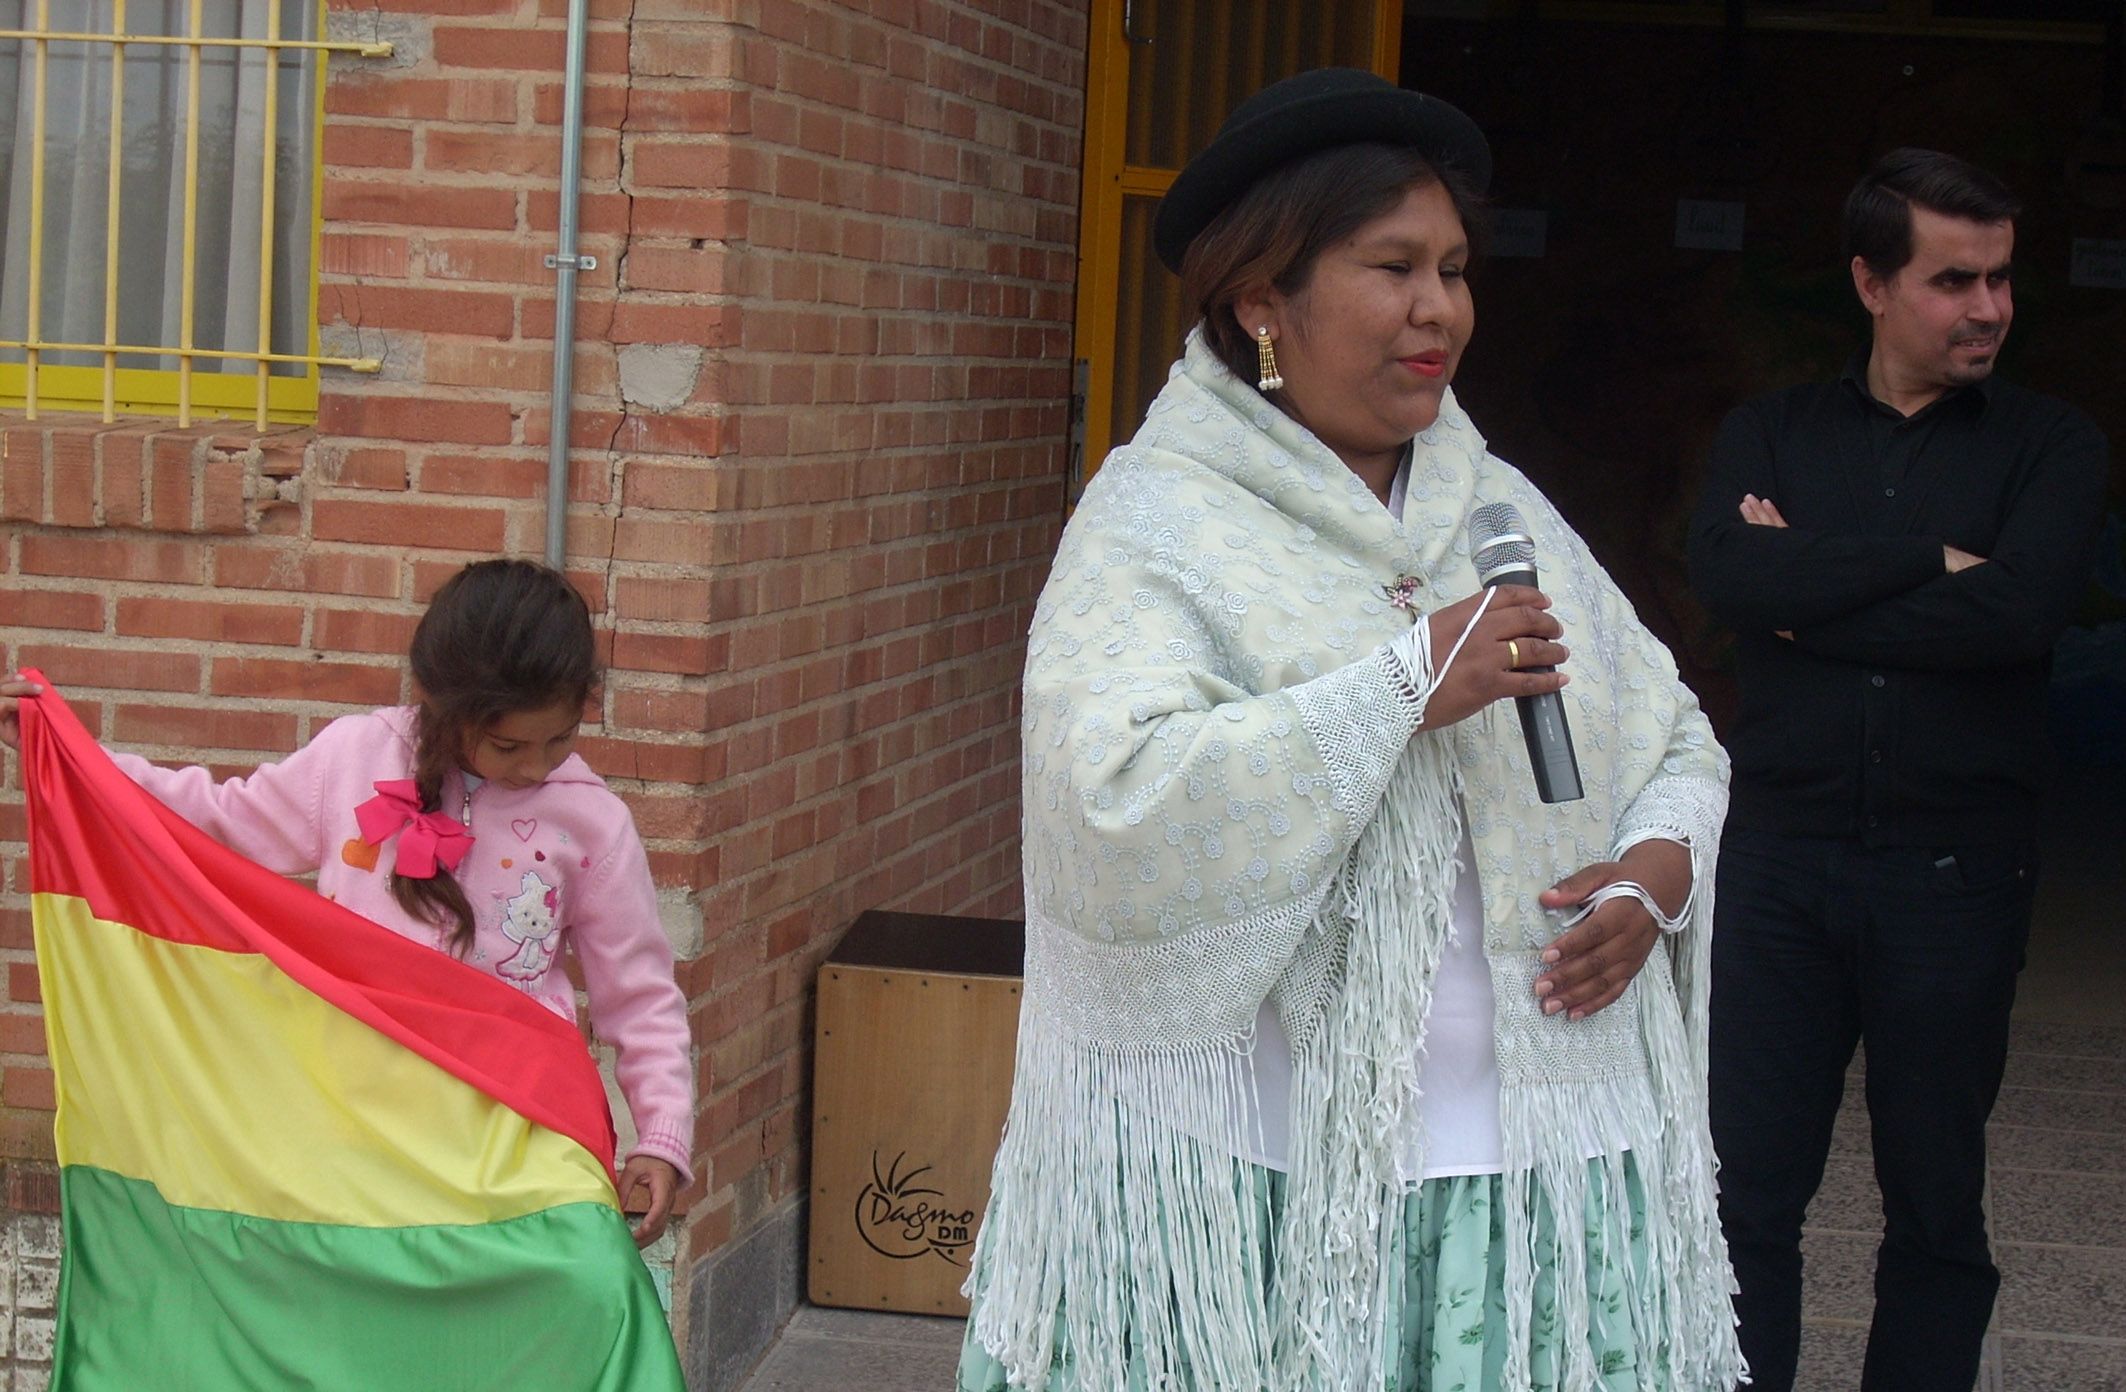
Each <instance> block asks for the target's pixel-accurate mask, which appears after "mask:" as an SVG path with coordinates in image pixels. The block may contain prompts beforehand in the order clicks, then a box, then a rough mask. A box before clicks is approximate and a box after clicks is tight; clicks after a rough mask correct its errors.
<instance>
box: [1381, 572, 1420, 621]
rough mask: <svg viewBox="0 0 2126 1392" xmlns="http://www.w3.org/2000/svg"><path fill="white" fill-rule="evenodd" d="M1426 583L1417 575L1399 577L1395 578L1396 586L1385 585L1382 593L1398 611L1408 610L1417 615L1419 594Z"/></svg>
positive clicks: (1382, 587)
mask: <svg viewBox="0 0 2126 1392" xmlns="http://www.w3.org/2000/svg"><path fill="white" fill-rule="evenodd" d="M1424 583H1425V582H1424V581H1422V580H1420V579H1418V578H1417V577H1416V576H1415V575H1398V576H1396V577H1395V583H1394V584H1392V585H1383V586H1381V587H1380V589H1381V593H1382V594H1384V595H1386V596H1387V597H1388V603H1390V604H1392V605H1394V606H1395V607H1396V608H1398V609H1407V610H1409V611H1410V612H1411V613H1413V614H1415V613H1417V612H1418V607H1417V592H1418V590H1419V589H1420V588H1422V587H1423V585H1424Z"/></svg>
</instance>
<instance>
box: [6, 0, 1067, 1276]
mask: <svg viewBox="0 0 2126 1392" xmlns="http://www.w3.org/2000/svg"><path fill="white" fill-rule="evenodd" d="M566 8H567V6H566V3H565V0H381V3H378V0H361V3H359V4H355V3H352V2H351V0H350V3H347V4H345V5H342V4H340V3H339V2H338V0H334V5H333V9H334V10H335V11H344V12H343V13H336V14H335V16H334V28H335V33H336V34H338V35H340V36H361V37H367V36H368V35H369V34H370V33H371V32H372V30H376V31H378V32H381V33H382V35H383V36H384V37H386V38H390V39H392V40H393V41H394V42H395V43H396V44H397V45H398V56H396V57H394V58H391V59H386V60H380V61H367V62H365V61H362V60H355V59H346V60H336V61H335V63H334V65H333V70H332V77H331V81H330V85H329V87H328V89H327V93H326V103H325V104H326V125H325V130H324V135H323V150H324V156H325V160H326V177H325V192H324V206H323V215H324V232H323V241H322V258H323V259H322V266H321V277H320V278H321V282H322V288H321V296H320V311H319V317H320V320H321V323H322V326H323V336H324V340H325V347H326V351H327V352H328V353H336V352H349V351H358V352H359V353H361V354H365V355H372V356H377V357H380V358H382V359H383V363H384V366H383V371H382V372H381V373H380V374H379V375H377V376H376V377H357V376H353V375H351V374H346V373H338V372H334V373H328V374H327V380H326V382H325V384H324V391H323V397H322V400H321V403H320V410H319V419H318V424H317V428H316V431H315V433H314V435H310V434H305V433H303V432H293V433H282V434H278V435H275V436H273V437H270V438H268V439H266V440H263V441H257V440H253V439H252V438H250V436H249V434H248V432H244V431H234V432H232V431H231V430H230V429H229V428H228V427H226V426H220V427H212V428H206V429H201V430H196V431H193V432H178V431H176V430H175V429H174V427H170V426H167V425H159V424H154V423H142V422H127V423H125V424H123V425H121V426H120V427H117V428H104V427H98V426H92V425H89V424H86V423H82V422H79V421H76V422H72V423H69V424H64V425H62V426H59V427H53V426H52V425H50V423H48V422H47V423H40V424H38V425H28V424H25V423H23V422H21V421H19V419H18V420H15V421H11V422H7V423H6V424H7V426H8V428H7V429H6V430H5V433H4V435H0V440H4V442H5V445H6V458H5V463H4V468H0V484H4V486H0V521H4V523H5V526H6V536H5V542H4V552H0V556H4V561H5V567H4V571H0V656H4V658H5V660H6V661H7V662H8V663H10V664H17V663H25V662H34V663H38V664H40V665H42V666H44V667H45V669H46V670H47V671H48V672H49V673H50V674H51V675H52V676H53V677H54V678H55V679H56V680H57V681H58V682H59V683H60V684H61V685H62V686H63V687H64V688H65V689H66V690H67V692H68V694H69V695H70V697H71V698H72V699H73V700H74V701H75V702H76V703H77V705H79V706H81V707H83V708H85V714H87V715H88V716H89V717H90V718H91V719H92V720H94V721H97V722H100V726H101V729H102V731H103V733H104V734H105V736H106V737H107V738H111V739H113V740H117V741H121V742H124V743H126V744H127V745H129V746H130V747H134V748H138V749H141V750H143V751H144V752H148V753H150V754H153V755H156V756H158V757H167V758H172V759H195V760H204V761H207V762H210V763H213V764H216V765H223V766H228V767H232V768H238V767H243V766H246V765H248V764H250V763H253V762H256V761H257V760H258V759H259V758H261V757H268V756H271V755H274V754H278V753H281V752H284V751H286V750H288V749H291V748H294V747H295V746H296V745H297V744H298V743H299V742H300V741H302V740H304V739H307V738H308V737H309V736H310V735H311V734H312V733H313V732H314V731H315V730H316V729H317V728H318V726H320V725H321V724H322V723H323V722H324V721H326V720H328V719H330V718H331V717H332V716H334V715H336V714H339V713H341V712H343V711H346V710H349V709H356V708H360V707H363V706H366V705H369V704H372V703H376V702H385V701H392V700H396V699H400V697H401V694H402V677H401V675H400V654H401V653H402V651H403V645H404V643H405V640H406V637H407V634H408V632H409V631H410V625H411V622H412V620H413V619H414V618H415V617H416V616H417V614H418V613H419V609H420V605H421V602H422V600H423V599H424V598H425V596H426V595H427V594H428V593H429V592H430V591H431V590H432V589H433V587H434V586H435V584H436V583H438V582H439V581H440V579H441V578H442V577H443V576H445V575H447V574H448V573H449V572H450V571H451V570H452V569H454V568H455V567H456V566H457V565H458V564H460V563H461V562H463V561H464V560H467V559H471V558H474V557H477V556H480V555H486V554H492V553H495V552H499V551H508V552H514V553H519V554H537V552H538V551H539V549H540V546H541V537H542V528H543V520H542V519H543V512H542V508H543V503H544V497H543V495H544V458H545V453H546V444H547V440H548V438H549V430H550V421H549V411H548V402H547V396H546V387H547V379H548V373H549V371H550V363H551V356H550V355H551V349H552V332H553V327H552V326H553V319H554V314H553V286H552V274H551V272H549V271H547V270H545V269H544V267H543V266H542V264H541V257H542V256H543V255H544V254H545V253H546V252H548V251H551V250H552V249H553V242H554V235H555V232H554V229H555V226H556V220H557V196H556V193H555V174H556V170H557V168H558V163H559V157H558V135H559V132H558V126H559V121H560V114H561V101H562V92H561V81H560V72H561V61H562V38H561V35H562V17H563V16H564V14H565V12H566ZM591 8H592V12H593V14H594V16H595V18H594V21H593V31H592V34H591V39H590V47H589V64H590V74H591V76H590V88H589V94H588V125H589V129H588V131H587V133H586V136H585V140H584V171H585V182H584V191H583V203H582V216H583V226H584V229H585V231H584V239H583V240H584V248H583V249H584V250H585V251H586V252H588V253H590V254H593V255H595V256H596V257H597V258H598V261H599V265H598V268H597V270H596V271H595V272H592V273H589V274H587V275H585V276H584V277H583V282H582V300H581V308H580V317H579V336H580V338H581V340H582V342H581V345H580V347H579V350H578V355H577V359H576V362H577V378H576V384H577V392H578V396H577V400H576V414H575V420H574V424H573V427H572V429H571V439H572V442H573V445H574V456H573V461H572V466H571V484H570V495H571V496H570V503H571V507H570V513H569V522H568V553H569V561H568V564H569V568H570V571H571V573H572V574H573V575H574V576H575V577H576V578H577V580H578V582H579V583H580V584H581V585H582V586H583V588H584V589H585V591H586V593H587V594H588V595H589V596H590V598H591V601H592V604H593V607H594V608H595V609H596V610H597V611H598V613H599V616H600V623H601V628H602V629H603V630H604V632H605V634H606V636H607V638H608V639H609V642H610V675H609V678H608V681H607V683H606V688H605V695H604V709H603V721H602V723H601V724H600V725H598V726H596V727H594V728H593V729H592V730H591V731H590V737H589V738H588V739H587V740H586V742H585V751H584V752H585V753H586V755H587V756H588V757H589V758H590V760H591V762H592V764H593V766H594V767H597V768H598V769H599V770H600V771H601V772H603V773H604V774H605V775H606V776H607V777H608V778H609V779H611V780H612V781H613V782H614V784H615V786H616V787H617V788H618V789H619V790H620V791H621V792H622V793H623V795H624V796H626V797H627V799H628V801H629V802H630V804H631V805H632V806H633V808H634V809H635V813H636V817H637V821H638V825H639V826H640V828H641V830H642V833H643V835H644V837H645V838H646V839H647V841H648V842H649V845H650V847H651V850H652V858H653V862H654V865H655V868H656V871H657V874H658V877H659V880H660V882H661V883H662V884H663V885H665V886H666V887H667V888H668V889H670V890H671V891H673V892H674V894H673V897H674V903H675V913H674V915H673V917H674V921H675V923H676V924H677V935H678V937H679V938H680V940H681V942H682V946H683V947H684V948H685V949H687V951H686V958H687V960H685V961H683V963H682V965H681V969H680V972H681V981H682V984H683V985H684V987H685V989H686V991H687V994H688V996H689V998H690V1000H691V1002H692V1010H693V1018H694V1027H695V1028H694V1034H695V1039H696V1041H697V1043H698V1045H699V1049H700V1059H701V1069H700V1079H701V1089H702V1111H701V1116H700V1123H699V1127H698V1130H697V1153H698V1159H699V1165H698V1168H699V1171H700V1178H699V1179H698V1180H697V1182H696V1184H695V1185H694V1187H693V1190H692V1192H691V1193H690V1194H689V1195H688V1199H689V1201H690V1205H691V1209H690V1212H689V1214H688V1217H687V1220H686V1221H687V1231H686V1233H685V1238H684V1247H683V1252H682V1258H681V1261H680V1263H679V1265H680V1268H681V1271H682V1278H683V1274H684V1272H685V1270H686V1268H687V1266H688V1263H689V1260H690V1259H692V1258H698V1257H700V1256H702V1255H704V1254H706V1253H708V1252H710V1251H712V1250H714V1249H716V1248H717V1247H718V1246H720V1245H721V1244H723V1243H725V1242H727V1241H728V1240H729V1239H731V1238H732V1237H733V1236H735V1235H737V1234H740V1233H742V1232H744V1231H745V1230H747V1229H748V1228H749V1227H750V1226H751V1225H752V1224H754V1223H755V1222H756V1221H757V1220H758V1219H759V1218H760V1217H761V1216H762V1215H763V1214H765V1213H767V1212H768V1211H769V1210H771V1209H772V1208H774V1207H775V1206H776V1205H778V1204H779V1203H781V1202H782V1201H784V1200H785V1199H787V1198H789V1197H790V1196H791V1195H792V1194H793V1193H795V1192H796V1191H797V1189H798V1186H799V1183H800V1178H801V1176H800V1169H801V1165H802V1159H801V1156H802V1146H801V1138H802V1135H803V1132H804V1130H805V1115H804V1106H803V1100H804V1095H805V1085H806V1073H807V1065H808V1057H807V1054H808V1051H807V1048H806V1037H807V1030H808V1015H807V1010H806V1004H805V1002H806V999H807V996H808V992H809V987H810V982H811V977H812V972H813V969H814V967H815V965H816V963H817V962H818V960H819V958H820V957H821V955H822V954H823V952H824V951H825V949H826V947H827V946H828V945H829V944H830V943H831V941H832V939H833V937H834V936H835V935H836V934H837V933H838V932H839V931H840V930H841V929H842V928H843V927H845V926H846V925H847V924H848V923H849V921H850V920H851V919H852V918H853V917H854V916H855V915H856V914H857V913H858V912H860V911H862V910H863V909H865V908H868V907H871V906H874V905H893V906H896V907H906V908H921V909H929V910H942V911H962V912H976V913H1003V914H1009V913H1013V912H1015V911H1016V908H1017V904H1018V884H1017V881H1018V846H1017V818H1018V811H1017V774H1016V764H1017V753H1018V750H1017V734H1016V704H1015V702H1016V696H1015V688H1016V680H1017V675H1018V671H1019V667H1020V664H1021V661H1022V636H1023V634H1024V632H1025V629H1026V625H1027V621H1028V618H1029V613H1030V607H1031V603H1032V598H1033V595H1034V593H1035V591H1036V589H1037V588H1038V585H1039V583H1040V580H1041V578H1042V576H1043V574H1044V573H1045V568H1046V561H1047V557H1048V554H1049V552H1050V550H1051V548H1052V546H1053V542H1054V539H1055V534H1056V531H1057V529H1058V527H1059V525H1060V520H1061V510H1062V488H1061V475H1062V471H1063V448H1064V432H1065V410H1066V408H1065V399H1066V396H1067V393H1068V390H1069V387H1068V359H1069V320H1070V315H1071V308H1072V305H1071V295H1072V280H1073V276H1074V269H1075V257H1074V252H1073V247H1074V242H1075V235H1076V202H1077V179H1078V150H1079V132H1080V129H1081V124H1082V105H1083V95H1082V94H1083V80H1084V79H1083V46H1084V17H1083V14H1082V10H1083V3H1082V0H957V2H948V0H869V2H868V3H860V2H859V0H842V2H841V3H836V0H749V3H745V4H738V3H718V2H717V0H594V3H593V4H592V7H591ZM21 836H22V820H21V812H20V805H19V792H18V791H17V790H16V785H15V772H14V770H13V769H12V767H10V770H9V785H8V790H7V791H6V793H5V794H4V796H0V856H4V859H5V875H6V878H5V883H4V887H0V888H4V894H0V960H4V961H5V964H6V966H7V975H8V982H7V988H6V996H5V1000H4V1001H0V1069H4V1072H0V1155H5V1156H17V1157H27V1156H35V1155H38V1154H40V1153H48V1149H49V1135H48V1123H49V1117H48V1115H46V1114H45V1111H44V1109H45V1108H48V1107H49V1105H50V1085H49V1076H48V1074H47V1073H46V1072H45V1071H44V1070H43V1067H42V1059H41V1057H40V1051H41V1048H42V1045H41V1039H40V1037H39V1033H38V1029H37V1027H36V1024H35V1013H36V983H35V971H34V967H33V965H32V963H31V957H30V952H29V927H28V913H27V908H26V899H25V890H26V883H25V878H24V867H23V862H22V855H21V846H20V841H21ZM696 911H698V918H699V920H700V923H701V925H702V928H701V930H700V932H699V933H698V934H697V935H695V936H697V937H698V941H690V940H689V935H690V933H689V928H688V924H687V920H688V918H689V917H690V916H691V915H694V914H695V913H696ZM679 1303H680V1304H681V1305H682V1306H683V1301H682V1302H679Z"/></svg>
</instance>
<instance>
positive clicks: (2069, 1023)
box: [743, 791, 2126, 1392]
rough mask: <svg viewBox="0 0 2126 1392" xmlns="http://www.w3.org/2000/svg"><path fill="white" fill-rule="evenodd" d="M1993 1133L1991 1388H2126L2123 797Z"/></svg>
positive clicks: (920, 1381)
mask: <svg viewBox="0 0 2126 1392" xmlns="http://www.w3.org/2000/svg"><path fill="white" fill-rule="evenodd" d="M2055 822H2056V825H2054V826H2053V827H2052V828H2051V829H2050V830H2049V832H2048V834H2047V835H2046V837H2045V857H2046V861H2045V867H2044V878H2043V879H2042V880H2041V882H2040V883H2041V885H2042V888H2041V889H2040V891H2039V902H2038V920H2037V925H2036V928H2035V930H2034V932H2033V934H2032V940H2031V947H2030V962H2029V966H2028V967H2027V968H2026V969H2025V971H2024V973H2023V979H2022V983H2021V988H2020V991H2019V993H2018V997H2017V1002H2016V1023H2015V1034H2014V1040H2013V1044H2012V1046H2011V1049H2010V1053H2009V1060H2008V1078H2007V1084H2006V1086H2005V1088H2004V1089H2003V1091H2002V1094H2001V1100H2000V1105H1999V1106H1998V1107H1997V1108H1996V1109H1995V1112H1994V1119H1993V1127H1992V1160H1993V1173H1992V1188H1991V1196H1990V1199H1991V1205H1992V1230H1993V1236H1994V1247H1995V1254H1996V1257H1997V1260H1998V1261H1999V1264H2000V1267H2001V1273H2002V1287H2001V1297H2000V1303H1999V1306H1998V1308H1997V1310H1996V1312H1995V1315H1994V1333H1993V1336H1992V1339H1991V1341H1990V1343H1989V1347H1988V1357H1987V1364H1986V1367H1985V1370H1984V1372H1983V1374H1982V1375H1981V1377H1980V1380H1979V1388H1980V1389H1981V1392H2126V1009H2122V1007H2121V1002H2122V1001H2126V871H2122V869H2121V866H2122V863H2126V850H2122V848H2126V802H2122V801H2121V799H2120V798H2119V796H2118V795H2117V793H2116V792H2115V791H2111V792H2105V793H2103V794H2102V795H2101V796H2099V795H2097V794H2095V793H2094V792H2091V793H2084V794H2080V795H2077V794H2075V793H2073V792H2071V791H2070V792H2069V793H2067V794H2064V795H2063V796H2062V798H2061V799H2060V801H2059V808H2058V816H2057V817H2056V818H2055ZM1859 1073H1860V1068H1859V1066H1856V1069H1855V1079H1854V1083H1853V1085H1852V1086H1851V1087H1849V1088H1848V1091H1847V1106H1846V1110H1845V1112H1844V1113H1843V1114H1842V1115H1841V1117H1840V1118H1839V1125H1838V1132H1837V1140H1836V1142H1835V1144H1834V1151H1833V1156H1832V1159H1831V1163H1830V1166H1829V1169H1828V1171H1827V1173H1826V1175H1825V1179H1824V1186H1823V1190H1822V1192H1821V1193H1820V1194H1818V1196H1817V1199H1816V1203H1815V1205H1814V1206H1813V1207H1812V1208H1811V1209H1810V1212H1809V1230H1808V1236H1807V1240H1806V1251H1807V1257H1808V1263H1809V1265H1808V1286H1807V1291H1806V1295H1805V1298H1804V1310H1803V1314H1804V1319H1805V1342H1804V1346H1803V1355H1802V1375H1801V1380H1800V1387H1801V1389H1803V1392H1851V1389H1852V1388H1855V1387H1857V1386H1859V1384H1860V1358H1861V1350H1862V1348H1863V1345H1864V1344H1865V1342H1866V1338H1867V1321H1868V1315H1869V1311H1870V1309H1871V1307H1872V1305H1873V1296H1872V1294H1871V1291H1870V1287H1871V1282H1872V1276H1873V1270H1874V1248H1875V1243H1876V1239H1877V1237H1878V1236H1879V1234H1880V1232H1881V1216H1880V1211H1879V1209H1878V1206H1877V1201H1876V1197H1875V1192H1874V1180H1873V1176H1872V1174H1871V1172H1870V1169H1869V1162H1868V1139H1867V1125H1866V1114H1865V1112H1864V1111H1863V1109H1862V1107H1861V1105H1860V1089H1859ZM960 1329H961V1326H960V1323H959V1322H958V1321H957V1320H942V1319H929V1318H923V1317H921V1316H914V1315H878V1314H862V1313H857V1312H854V1311H844V1310H823V1309H806V1310H803V1311H800V1312H799V1314H798V1315H797V1317H796V1318H795V1319H794V1320H792V1321H791V1323H790V1325H789V1327H788V1328H787V1329H786V1330H785V1331H784V1333H783V1336H782V1339H781V1341H780V1342H779V1343H778V1344H777V1345H776V1347H775V1348H774V1350H773V1351H772V1352H771V1353H770V1354H769V1355H768V1357H767V1358H766V1359H765V1360H764V1361H763V1362H762V1364H761V1366H760V1368H759V1369H758V1370H757V1371H756V1372H755V1373H754V1375H753V1377H752V1379H751V1380H750V1381H749V1382H747V1383H746V1384H745V1387H744V1389H743V1392H845V1389H849V1388H864V1389H867V1392H918V1389H920V1392H949V1389H950V1388H951V1387H952V1373H953V1369H954V1367H955V1365H956V1361H957V1355H958V1350H959V1342H960Z"/></svg>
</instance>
